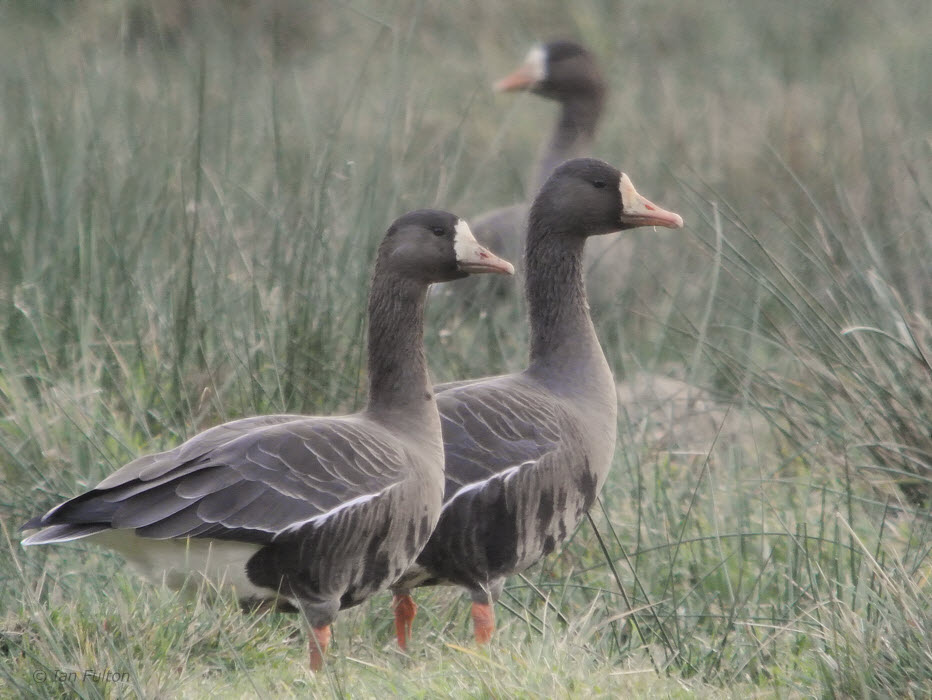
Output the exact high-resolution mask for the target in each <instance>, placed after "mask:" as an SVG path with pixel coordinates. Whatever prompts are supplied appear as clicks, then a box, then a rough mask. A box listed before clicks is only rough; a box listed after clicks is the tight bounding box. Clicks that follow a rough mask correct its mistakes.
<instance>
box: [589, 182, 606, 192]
mask: <svg viewBox="0 0 932 700" xmlns="http://www.w3.org/2000/svg"><path fill="white" fill-rule="evenodd" d="M592 186H593V187H595V188H596V189H597V190H601V189H603V188H604V187H605V180H596V181H595V182H593V183H592Z"/></svg>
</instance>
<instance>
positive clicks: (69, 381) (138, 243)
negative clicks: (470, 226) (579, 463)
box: [0, 0, 932, 697]
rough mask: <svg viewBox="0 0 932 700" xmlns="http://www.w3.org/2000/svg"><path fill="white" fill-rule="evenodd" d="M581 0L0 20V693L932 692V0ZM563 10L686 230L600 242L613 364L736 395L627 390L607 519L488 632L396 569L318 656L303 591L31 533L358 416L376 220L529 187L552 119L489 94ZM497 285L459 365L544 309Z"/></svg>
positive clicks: (623, 374) (464, 322) (657, 196)
mask: <svg viewBox="0 0 932 700" xmlns="http://www.w3.org/2000/svg"><path fill="white" fill-rule="evenodd" d="M545 5H546V11H544V9H543V8H542V7H541V3H539V2H534V3H532V2H530V1H529V0H528V1H522V2H518V3H513V4H511V5H509V6H508V7H507V8H506V7H504V6H502V5H501V3H474V4H467V3H462V4H449V3H443V4H440V3H431V2H423V1H421V2H416V1H413V0H398V1H397V2H393V3H388V4H385V3H374V2H365V1H361V2H356V3H352V4H342V5H341V4H338V3H332V4H326V5H319V6H315V7H314V8H313V9H308V8H307V6H305V5H304V4H301V3H289V2H281V3H278V4H274V5H273V4H257V5H250V4H248V3H239V4H237V5H235V7H234V6H231V5H228V4H222V3H212V2H209V1H207V0H204V1H203V2H201V3H198V4H193V5H191V6H192V7H195V8H197V9H196V11H194V12H192V13H191V14H189V15H186V14H184V13H181V14H173V11H172V8H173V7H175V6H174V5H173V4H172V3H145V2H133V3H130V2H129V1H128V0H127V1H126V2H112V3H101V4H92V3H81V2H76V3H65V2H54V1H52V0H49V1H47V2H42V3H18V2H11V3H7V4H5V5H4V6H3V7H2V8H0V19H2V20H3V21H0V35H2V39H3V43H2V45H3V47H4V49H3V53H4V59H5V60H3V61H0V81H2V87H3V94H4V99H3V101H2V103H0V162H2V163H3V164H4V165H3V168H2V171H0V472H2V480H0V481H2V485H0V503H2V504H3V507H2V510H0V526H2V537H3V539H4V543H5V546H4V547H3V548H0V562H2V564H0V677H2V678H3V683H2V684H0V696H3V697H29V696H33V697H49V696H79V697H126V696H143V697H150V696H151V697H160V696H183V697H201V696H206V695H208V694H210V695H215V694H216V695H220V696H221V697H243V696H254V695H257V694H275V695H283V696H301V697H303V696H307V695H315V696H330V695H353V696H374V695H377V694H396V695H400V694H405V695H413V696H416V697H433V696H436V695H452V696H480V697H501V696H535V697H536V696H546V697H553V696H564V695H566V696H579V695H584V694H588V695H592V696H596V697H603V696H604V697H610V696H611V697H617V696H644V697H654V696H659V697H693V696H695V695H698V696H709V697H722V696H724V697H728V696H734V695H742V696H778V697H801V696H806V697H808V696H820V697H860V696H868V697H873V696H894V697H923V696H927V695H928V694H929V692H930V690H932V687H930V681H929V679H930V678H932V644H930V642H929V639H930V632H932V611H930V606H929V602H928V601H929V600H930V593H932V590H930V582H929V576H930V542H932V537H930V527H932V525H930V521H929V518H928V508H929V503H930V489H929V484H930V479H932V472H930V466H932V425H930V421H929V416H930V415H932V325H930V321H929V319H930V318H932V308H930V301H929V300H930V299H932V289H930V286H932V277H930V276H929V274H928V261H929V260H932V196H930V192H932V170H930V167H929V163H930V162H932V160H930V158H929V156H930V147H932V144H930V141H929V134H930V133H932V128H930V127H932V123H930V121H932V117H930V115H932V103H930V102H932V85H930V79H929V77H928V76H929V70H928V69H929V65H928V50H927V47H928V37H927V34H928V32H927V30H926V28H927V27H928V26H930V22H932V16H930V10H929V8H928V7H927V3H918V2H909V1H908V0H904V1H902V2H892V1H890V2H880V3H874V4H872V5H871V6H870V7H864V8H853V7H850V6H849V4H843V3H838V2H832V1H830V0H822V1H821V2H818V3H803V2H791V3H782V4H780V5H779V7H778V6H776V5H773V6H771V4H768V3H763V2H745V3H741V4H740V5H736V4H733V3H725V2H713V3H708V2H704V3H699V2H685V3H682V2H681V3H665V2H660V3H658V2H650V3H648V2H633V3H625V5H624V7H623V8H621V7H620V6H619V7H617V8H616V7H615V6H614V5H611V4H607V3H599V2H584V3H575V4H573V5H572V6H564V5H563V4H559V3H546V4H545ZM231 7H234V9H230V8H231ZM558 34H559V35H574V36H577V37H580V38H582V39H583V40H584V41H585V42H586V43H587V44H589V45H590V46H591V47H592V48H593V49H594V50H595V51H596V52H597V54H598V55H599V56H600V58H601V59H602V62H603V66H604V68H605V72H606V75H607V76H608V80H609V83H610V85H611V102H610V104H609V106H608V108H607V114H608V115H609V117H608V118H607V119H606V123H605V125H604V126H603V128H602V129H601V131H600V134H599V137H598V139H597V143H596V144H595V147H594V149H593V154H595V155H598V156H599V157H602V158H604V159H605V160H608V161H610V162H612V163H614V164H616V165H619V166H621V167H623V169H625V171H626V172H628V173H629V175H630V176H631V177H632V180H633V181H634V182H635V184H636V185H637V187H638V189H639V190H640V191H641V192H643V193H644V194H645V195H647V196H648V197H650V198H651V199H653V200H654V201H657V202H658V203H660V204H662V205H663V206H666V207H668V208H672V209H673V210H675V211H677V212H679V213H681V214H682V215H683V216H684V218H685V219H686V222H687V228H686V230H685V231H684V232H659V233H658V232H652V231H638V232H634V233H632V234H628V235H626V236H624V237H620V236H619V237H617V241H615V242H613V243H611V245H610V247H609V248H608V249H607V250H608V252H607V253H605V254H604V255H603V256H602V258H601V260H600V261H599V264H598V266H597V267H596V269H594V270H593V271H592V275H591V277H590V289H591V292H592V310H593V316H594V318H595V319H596V323H597V325H598V326H599V333H600V337H601V338H602V339H603V345H604V346H605V350H606V354H607V356H608V357H609V361H610V363H611V364H612V366H613V367H614V368H615V370H616V376H617V377H618V379H619V380H620V381H626V380H628V379H631V378H633V377H635V376H636V375H640V374H642V373H644V372H656V373H662V374H666V375H673V376H678V377H681V378H684V379H688V380H689V382H690V384H691V385H692V387H693V389H691V391H694V392H695V395H696V396H701V397H703V398H702V400H703V401H705V402H706V403H707V404H709V403H710V402H711V403H712V404H714V406H715V410H713V411H711V412H710V413H709V415H708V416H707V417H706V419H707V420H706V424H704V425H706V427H705V428H704V429H703V430H700V431H698V432H697V431H696V430H694V429H692V426H693V425H694V416H689V415H685V416H678V417H677V419H676V420H673V419H671V418H670V417H669V416H667V417H663V416H660V417H658V415H652V416H651V417H650V418H649V419H648V418H645V417H644V416H643V415H641V414H639V413H638V409H639V408H640V407H639V406H638V405H629V406H626V407H623V408H624V409H625V410H623V411H622V417H621V419H620V422H619V437H620V440H619V448H618V450H617V453H616V462H615V465H614V469H613V472H612V475H611V477H610V479H609V483H608V484H607V485H606V488H605V490H604V491H603V494H602V497H601V499H600V503H599V505H598V506H597V507H596V508H594V509H593V511H592V513H591V515H592V519H591V521H590V522H587V523H585V524H584V525H583V526H582V527H581V528H580V529H579V531H578V532H577V533H576V534H575V536H574V538H573V540H572V542H570V543H569V544H568V545H567V546H566V547H564V549H563V550H562V552H561V554H560V555H559V556H553V557H550V558H549V559H547V560H546V561H544V562H542V563H541V564H540V565H538V566H536V567H535V568H533V569H532V570H530V571H529V572H527V573H526V574H525V575H524V576H523V577H514V578H513V579H511V580H510V581H509V584H508V587H507V589H506V593H505V595H504V596H503V601H502V604H501V605H500V606H499V610H498V613H499V621H500V624H501V630H500V633H499V634H498V635H497V637H496V640H495V641H494V642H493V644H492V645H491V646H490V647H489V648H488V649H476V648H475V647H473V646H472V645H471V644H470V643H469V641H468V640H469V630H468V624H467V623H468V605H467V604H466V602H464V601H463V600H462V598H461V596H459V595H458V593H457V592H455V591H445V590H438V591H427V592H423V593H420V594H419V596H418V600H419V602H420V604H421V611H420V613H419V616H418V619H417V622H416V625H415V642H414V644H413V649H412V652H411V655H410V657H406V656H403V655H401V654H400V653H399V652H397V651H396V650H395V648H394V646H393V642H392V627H391V619H390V611H389V607H388V600H387V597H386V596H379V597H377V598H376V599H374V600H372V601H370V602H369V603H368V604H366V605H364V606H361V607H360V608H358V609H356V610H353V611H348V612H347V613H344V614H343V615H341V617H340V619H339V620H338V623H337V626H336V627H335V645H334V653H333V654H332V655H331V657H330V665H329V666H328V669H327V672H326V674H322V675H321V676H320V677H313V676H312V675H311V674H310V673H309V672H308V671H306V669H305V663H306V658H305V655H306V650H305V645H304V641H303V635H302V633H301V631H300V628H299V626H298V624H297V622H296V621H295V620H294V619H293V618H289V617H287V616H282V615H271V614H267V615H264V616H255V615H254V616H244V615H241V614H240V613H239V611H238V610H237V609H236V606H235V605H234V604H233V602H232V601H228V600H212V596H210V595H202V596H197V597H195V598H194V599H192V600H187V599H180V598H178V597H176V596H175V595H173V594H172V593H170V592H168V591H166V590H162V589H158V588H154V587H149V586H147V585H145V584H143V583H141V582H140V581H138V580H137V579H136V578H134V577H133V576H132V575H131V574H129V573H127V572H125V571H124V569H123V568H122V567H121V565H120V560H119V558H118V557H116V556H115V555H110V554H108V553H105V552H101V551H98V550H96V549H94V548H93V547H91V546H88V545H82V544H80V543H78V544H74V545H70V546H62V547H58V548H33V549H30V550H22V549H21V548H20V547H19V545H18V535H17V533H16V529H17V528H18V527H19V525H20V524H21V523H22V522H23V521H24V520H25V519H26V518H27V517H28V516H31V515H33V514H35V513H37V512H40V511H41V510H42V509H43V508H46V507H47V506H49V505H51V504H53V503H55V502H57V501H58V500H60V499H61V498H64V497H67V496H69V495H73V494H75V493H77V492H78V491H80V490H81V489H83V488H87V487H89V486H92V485H93V484H94V483H96V481H98V480H99V479H100V478H102V477H103V476H104V475H106V474H109V473H110V472H112V471H113V470H115V469H116V468H118V467H119V466H120V465H122V464H124V463H125V462H127V461H129V460H130V459H131V458H133V457H135V456H137V455H139V454H142V453H145V452H150V451H154V450H158V449H163V448H167V447H171V446H173V445H176V444H178V443H179V442H180V441H181V440H183V439H185V438H186V437H188V436H190V435H192V434H193V433H194V432H196V431H198V430H202V429H204V428H206V427H209V426H211V425H214V424H216V423H217V422H220V421H222V420H227V419H232V418H235V417H239V416H243V415H249V414H255V413H262V412H273V411H296V412H306V413H337V412H342V411H349V410H352V409H354V408H356V407H357V406H358V405H359V404H360V402H361V400H362V396H363V393H364V387H365V369H364V357H363V356H362V354H361V348H362V342H361V341H362V339H363V337H364V333H365V329H364V327H363V319H362V311H363V308H364V299H365V293H366V281H367V278H368V274H369V266H370V264H371V259H372V253H373V250H374V246H375V244H376V242H377V240H378V239H379V237H380V236H381V234H382V232H383V231H384V229H385V227H386V225H387V224H388V223H389V222H390V221H391V220H392V219H393V218H395V217H396V216H397V215H398V214H399V213H401V212H403V211H405V210H408V209H412V208H416V207H423V206H440V207H442V208H447V209H450V210H452V211H455V212H457V213H459V214H461V215H463V216H465V217H467V218H468V217H470V216H475V215H477V214H479V213H481V212H482V211H484V210H487V209H490V208H492V207H494V206H498V205H501V204H506V203H509V202H511V201H516V200H518V199H520V198H522V197H523V196H524V190H523V184H522V183H523V182H524V181H525V180H526V178H527V175H528V174H529V172H530V165H531V163H532V161H533V157H534V153H535V152H536V149H537V147H538V145H539V142H540V140H541V135H540V126H539V125H540V124H541V123H549V120H550V119H551V117H552V110H551V109H550V107H549V106H547V105H542V104H541V103H540V102H539V101H538V100H536V98H534V97H530V96H528V97H522V96H518V97H514V96H495V95H492V94H491V92H490V90H489V88H488V86H489V85H490V83H491V81H492V79H494V78H495V77H497V76H499V75H501V74H502V73H503V72H504V71H506V70H508V69H510V68H511V67H512V66H513V64H514V63H516V62H517V61H518V60H520V58H521V57H522V56H523V54H524V52H525V51H526V48H527V46H529V45H530V44H531V43H532V42H533V41H535V40H538V39H539V38H541V37H547V36H553V35H558ZM600 243H602V242H600ZM451 289H453V288H452V287H451ZM468 301H469V302H470V303H463V302H462V300H459V299H457V298H456V297H455V291H454V294H452V295H440V296H438V297H435V298H433V299H432V302H431V308H430V310H429V313H430V319H429V329H430V332H429V334H428V338H427V345H428V354H429V358H430V361H431V366H432V370H433V373H434V375H435V376H436V378H437V379H438V381H439V380H447V379H455V378H463V377H469V376H481V375H484V374H491V373H495V372H499V371H509V370H514V369H518V368H520V367H521V366H522V365H523V362H524V356H525V348H526V335H525V334H526V331H525V328H524V322H523V308H522V304H521V302H520V300H517V299H510V298H507V299H506V300H502V299H501V298H499V297H497V296H495V295H494V294H492V293H490V292H488V291H484V290H482V289H481V288H480V289H478V290H477V291H476V292H475V294H474V295H473V298H471V299H470V300H468ZM710 397H714V401H713V398H710ZM670 415H673V414H670ZM658 429H659V430H660V432H663V434H664V435H665V436H666V437H665V438H664V441H663V442H662V444H661V443H658V441H657V440H656V439H655V435H656V434H657V430H658ZM85 670H94V671H97V672H102V671H106V670H112V671H116V672H117V673H119V674H124V673H125V674H127V676H126V677H125V678H124V677H123V676H121V678H120V681H119V682H112V681H108V680H106V679H96V680H95V678H93V677H89V678H87V679H84V678H83V673H84V671H85ZM56 673H59V674H60V675H58V676H55V674H56ZM71 673H74V674H76V675H75V676H74V677H72V676H70V675H69V674H71ZM43 674H45V675H44V676H43ZM61 674H64V675H61ZM40 679H41V680H40Z"/></svg>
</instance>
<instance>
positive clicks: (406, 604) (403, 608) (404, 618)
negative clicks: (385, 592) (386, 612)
mask: <svg viewBox="0 0 932 700" xmlns="http://www.w3.org/2000/svg"><path fill="white" fill-rule="evenodd" d="M392 610H394V611H395V636H396V637H397V638H398V646H400V647H401V650H402V651H406V650H407V648H408V639H409V638H410V637H411V625H412V623H413V622H414V616H415V615H417V604H416V603H415V602H414V598H412V597H411V596H410V595H409V594H407V593H401V594H399V593H396V594H395V595H394V596H393V597H392Z"/></svg>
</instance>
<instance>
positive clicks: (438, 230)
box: [430, 226, 446, 236]
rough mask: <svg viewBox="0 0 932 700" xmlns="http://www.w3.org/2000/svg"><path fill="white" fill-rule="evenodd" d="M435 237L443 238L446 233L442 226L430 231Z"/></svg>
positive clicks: (432, 228)
mask: <svg viewBox="0 0 932 700" xmlns="http://www.w3.org/2000/svg"><path fill="white" fill-rule="evenodd" d="M430 230H431V231H432V232H433V234H434V235H435V236H442V235H443V234H444V233H446V231H445V230H444V228H443V227H442V226H432V227H431V229H430Z"/></svg>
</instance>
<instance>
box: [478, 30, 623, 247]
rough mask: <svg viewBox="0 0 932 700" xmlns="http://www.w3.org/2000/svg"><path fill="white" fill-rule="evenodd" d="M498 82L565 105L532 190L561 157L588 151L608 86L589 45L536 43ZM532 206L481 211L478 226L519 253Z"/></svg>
mask: <svg viewBox="0 0 932 700" xmlns="http://www.w3.org/2000/svg"><path fill="white" fill-rule="evenodd" d="M494 87H495V90H497V91H499V92H513V91H519V90H523V91H527V92H532V93H534V94H535V95H540V96H541V97H544V98H546V99H549V100H554V101H555V102H557V103H559V105H560V114H559V116H558V118H557V121H556V124H555V125H554V128H553V132H552V133H551V135H550V137H549V138H548V139H547V140H546V141H545V142H544V145H543V147H542V149H541V153H540V156H539V158H538V162H537V166H536V170H535V172H534V177H533V180H532V183H531V187H530V188H529V189H528V191H529V192H537V191H538V190H539V189H540V188H541V186H542V185H543V184H544V182H546V180H547V178H548V177H550V174H551V173H552V172H553V171H554V169H555V168H556V167H557V166H558V165H560V163H563V162H564V161H566V160H569V159H570V158H576V157H578V156H582V155H585V154H586V151H587V150H588V149H589V146H590V145H591V144H592V140H593V138H595V132H596V128H597V127H598V124H599V119H600V117H601V116H602V106H603V104H604V102H605V92H606V87H605V81H604V79H603V78H602V74H601V72H600V71H599V67H598V64H597V63H596V60H595V57H594V56H593V55H592V53H590V52H589V51H588V50H587V49H586V48H585V47H583V46H581V45H580V44H578V43H576V42H574V41H563V40H558V41H550V42H547V43H544V44H539V45H537V46H534V47H533V48H532V49H531V50H530V51H529V52H528V54H527V57H526V58H525V59H524V62H523V63H522V64H521V65H520V66H519V67H518V68H517V69H516V70H515V71H514V72H512V73H510V74H509V75H507V76H506V77H504V78H502V79H501V80H499V81H498V82H496V83H495V86H494ZM527 212H528V204H527V203H521V204H514V205H511V206H506V207H501V208H499V209H494V210H493V211H490V212H488V213H486V214H483V215H481V216H478V217H476V218H475V219H474V228H475V230H476V233H477V235H480V236H483V240H485V241H486V242H487V243H488V244H489V245H490V246H491V247H492V248H493V250H498V251H499V252H501V253H502V254H503V255H506V256H507V255H508V254H513V255H519V254H520V253H521V244H522V239H523V235H524V229H525V223H526V218H527ZM506 251H507V252H506Z"/></svg>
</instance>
